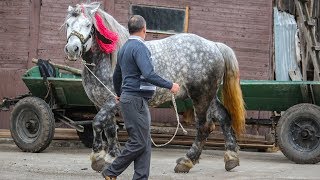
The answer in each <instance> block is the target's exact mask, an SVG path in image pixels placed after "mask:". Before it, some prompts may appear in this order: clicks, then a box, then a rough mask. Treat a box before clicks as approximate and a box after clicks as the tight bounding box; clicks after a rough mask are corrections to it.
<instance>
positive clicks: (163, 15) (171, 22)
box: [131, 5, 189, 34]
mask: <svg viewBox="0 0 320 180" xmlns="http://www.w3.org/2000/svg"><path fill="white" fill-rule="evenodd" d="M188 9H189V8H188V7H187V8H186V9H173V8H164V7H154V6H143V5H132V6H131V14H138V15H141V16H142V17H144V18H145V20H146V22H147V31H148V32H155V33H166V34H175V33H181V32H187V31H188V29H187V27H188Z"/></svg>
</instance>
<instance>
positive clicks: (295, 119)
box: [2, 66, 320, 163]
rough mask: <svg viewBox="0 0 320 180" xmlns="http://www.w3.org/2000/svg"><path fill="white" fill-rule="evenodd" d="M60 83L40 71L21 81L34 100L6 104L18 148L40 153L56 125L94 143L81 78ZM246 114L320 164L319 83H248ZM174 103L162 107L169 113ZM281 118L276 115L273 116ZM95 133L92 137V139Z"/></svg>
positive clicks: (64, 77)
mask: <svg viewBox="0 0 320 180" xmlns="http://www.w3.org/2000/svg"><path fill="white" fill-rule="evenodd" d="M56 74H57V77H54V78H53V77H48V78H47V79H46V80H44V78H42V77H41V75H40V72H39V68H38V67H37V66H35V67H33V68H31V69H29V70H28V71H27V72H26V73H25V74H24V75H23V77H22V80H23V81H24V83H25V84H26V86H27V87H28V89H29V90H30V92H31V93H30V94H29V95H25V96H21V97H18V98H15V99H6V100H5V101H4V102H3V104H2V109H4V108H6V106H9V105H10V104H11V105H12V104H15V103H16V104H15V106H14V109H13V111H12V116H11V121H10V130H11V134H12V137H13V139H14V141H15V143H16V144H17V146H18V147H19V148H21V149H22V150H23V151H28V152H40V151H42V150H44V149H45V148H47V147H48V145H49V144H50V142H51V140H52V138H53V135H54V130H55V123H57V122H60V123H61V122H63V123H64V124H67V125H69V126H71V127H73V128H75V129H76V130H77V132H78V135H79V138H80V140H81V141H82V142H84V143H85V144H86V145H87V146H90V144H91V143H92V128H91V125H90V124H91V121H92V119H93V117H94V115H95V113H96V112H97V109H96V107H95V106H94V105H93V104H92V103H91V102H90V100H89V99H88V97H87V96H86V94H85V91H84V89H83V87H82V81H81V76H80V75H73V74H69V73H65V72H62V71H61V70H60V69H56ZM241 88H242V91H243V95H244V100H245V103H246V108H247V110H257V111H270V112H273V113H272V114H273V115H272V116H271V117H270V118H266V119H252V118H250V119H247V122H246V123H247V124H252V123H255V124H262V125H266V126H270V127H272V128H274V131H275V137H276V138H275V139H276V143H277V145H278V146H279V147H280V149H281V150H282V152H283V153H284V154H285V155H286V156H287V157H288V158H289V159H290V160H292V161H294V162H296V163H317V162H319V161H320V107H319V106H320V93H319V92H320V82H302V81H290V82H279V81H260V80H259V81H256V80H243V81H241ZM177 105H178V111H179V112H184V111H186V110H187V109H189V108H192V102H191V100H189V99H187V100H177ZM168 106H170V103H167V104H164V105H162V107H168ZM274 114H276V115H274ZM90 133H91V134H90Z"/></svg>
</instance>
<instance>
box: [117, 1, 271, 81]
mask: <svg viewBox="0 0 320 180" xmlns="http://www.w3.org/2000/svg"><path fill="white" fill-rule="evenodd" d="M114 2H115V5H114V7H115V10H114V12H115V14H114V17H115V18H116V19H117V20H118V21H119V22H120V23H121V24H123V25H125V24H126V23H127V19H128V17H129V16H130V5H131V4H142V5H153V6H163V7H173V8H181V9H185V7H186V6H189V7H190V11H189V18H190V19H189V32H190V33H195V34H198V35H200V36H203V37H205V38H207V39H210V40H212V41H219V42H223V43H226V44H227V45H229V46H230V47H231V48H233V49H234V50H235V52H236V55H237V57H238V60H239V64H240V70H241V78H242V79H270V78H272V74H273V73H272V68H271V67H272V64H271V59H272V53H273V52H272V39H273V36H272V1H265V0H257V1H246V0H228V1H219V0H210V1H209V0H197V1H193V0H184V1H178V0H162V1H157V0H130V1H128V0H116V1H114ZM165 36H166V35H161V34H150V35H149V37H148V39H158V38H163V37H165Z"/></svg>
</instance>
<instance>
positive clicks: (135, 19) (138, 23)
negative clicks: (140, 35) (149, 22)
mask: <svg viewBox="0 0 320 180" xmlns="http://www.w3.org/2000/svg"><path fill="white" fill-rule="evenodd" d="M145 25H146V20H144V18H143V17H142V16H140V15H133V16H132V17H131V18H130V19H129V22H128V30H129V33H130V34H133V33H135V32H139V31H141V30H142V29H143V27H144V26H145Z"/></svg>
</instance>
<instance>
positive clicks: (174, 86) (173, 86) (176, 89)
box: [170, 83, 180, 94]
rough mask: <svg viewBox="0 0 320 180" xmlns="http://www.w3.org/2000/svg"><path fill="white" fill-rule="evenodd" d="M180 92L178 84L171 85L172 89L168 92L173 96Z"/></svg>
mask: <svg viewBox="0 0 320 180" xmlns="http://www.w3.org/2000/svg"><path fill="white" fill-rule="evenodd" d="M179 90H180V86H179V84H177V83H173V85H172V88H171V89H170V91H171V92H172V93H173V94H177V93H178V92H179Z"/></svg>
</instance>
